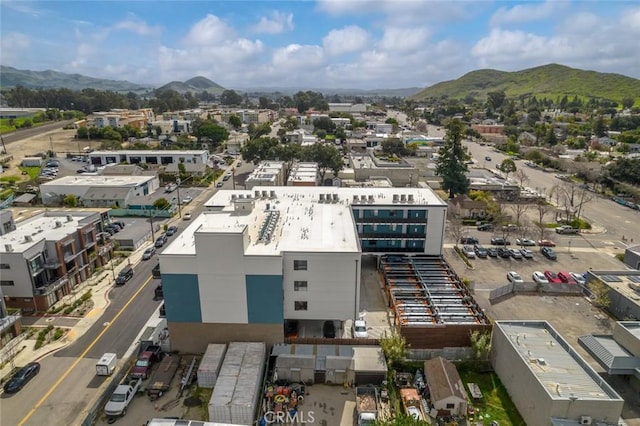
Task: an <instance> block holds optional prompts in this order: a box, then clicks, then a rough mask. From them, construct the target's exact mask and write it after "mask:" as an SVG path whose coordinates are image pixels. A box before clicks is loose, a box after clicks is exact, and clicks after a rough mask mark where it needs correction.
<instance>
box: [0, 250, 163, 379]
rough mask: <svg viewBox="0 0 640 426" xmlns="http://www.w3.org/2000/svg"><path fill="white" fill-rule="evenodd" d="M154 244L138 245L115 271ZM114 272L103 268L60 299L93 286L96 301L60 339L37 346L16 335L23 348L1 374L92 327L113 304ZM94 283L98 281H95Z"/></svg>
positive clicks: (136, 260)
mask: <svg viewBox="0 0 640 426" xmlns="http://www.w3.org/2000/svg"><path fill="white" fill-rule="evenodd" d="M151 244H153V241H150V242H149V243H147V244H144V245H142V246H141V247H139V248H138V250H136V251H134V252H132V253H131V255H129V257H128V258H125V259H124V260H123V261H122V262H120V264H118V265H117V266H116V267H115V269H114V271H113V274H115V275H118V272H120V270H121V269H122V268H124V267H125V266H126V265H128V264H129V263H131V265H136V264H137V263H139V262H140V260H141V258H142V253H143V252H144V250H145V249H146V248H147V247H148V246H149V245H151ZM113 274H112V272H111V270H110V269H108V270H103V271H102V272H101V273H100V274H98V275H97V276H95V277H93V278H91V279H89V280H87V281H85V282H83V283H82V284H80V285H79V286H78V287H77V288H76V289H75V294H70V295H67V296H65V297H64V298H63V299H61V301H60V302H59V303H65V302H66V303H70V302H73V301H74V300H76V299H77V298H78V297H80V296H81V295H82V294H84V293H85V292H86V291H88V290H91V300H92V301H93V308H92V309H91V311H89V312H88V313H87V314H86V315H85V316H84V317H82V318H78V321H77V323H76V324H75V325H74V326H73V327H71V329H69V330H68V332H67V333H66V334H65V335H64V336H63V337H62V338H61V339H60V340H57V341H54V342H51V343H48V344H46V345H44V346H42V347H41V348H39V349H34V344H35V340H33V339H31V340H27V339H24V338H23V339H20V336H22V335H24V332H23V333H22V334H21V335H20V336H18V337H17V338H16V339H14V340H16V349H15V350H16V351H17V350H20V352H19V353H18V355H16V356H15V358H13V362H12V363H11V362H8V363H7V364H6V365H5V366H4V367H3V368H2V369H0V378H5V377H7V376H8V375H9V374H10V373H11V370H12V364H13V365H15V366H16V367H20V366H23V365H25V364H27V363H29V362H32V361H38V360H40V359H42V358H44V357H45V356H47V355H50V354H52V353H54V352H56V351H59V350H60V349H62V348H64V347H65V346H67V345H69V344H70V343H73V342H74V341H75V340H76V339H77V338H79V337H80V336H82V335H83V334H84V333H85V332H86V331H87V330H88V329H89V328H91V326H93V324H95V323H96V322H97V321H98V320H99V319H100V317H101V316H102V314H103V313H104V311H105V310H106V309H107V307H108V306H109V304H110V301H109V297H108V296H109V292H110V291H111V289H112V288H113V285H114V282H113ZM91 283H97V284H94V285H92V284H91ZM62 316H63V315H62ZM59 317H61V315H58V314H55V315H47V314H44V315H43V316H42V317H41V319H40V320H38V321H37V323H41V322H43V321H44V322H47V320H49V319H51V320H52V319H54V318H59ZM74 318H75V317H74ZM38 325H40V324H38ZM12 342H13V340H12V341H11V342H9V344H8V345H7V346H9V345H11V344H13V343H12Z"/></svg>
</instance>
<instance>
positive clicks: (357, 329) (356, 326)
mask: <svg viewBox="0 0 640 426" xmlns="http://www.w3.org/2000/svg"><path fill="white" fill-rule="evenodd" d="M353 337H354V338H361V339H366V338H367V337H368V333H367V323H366V322H365V321H364V320H363V319H359V320H355V321H354V322H353Z"/></svg>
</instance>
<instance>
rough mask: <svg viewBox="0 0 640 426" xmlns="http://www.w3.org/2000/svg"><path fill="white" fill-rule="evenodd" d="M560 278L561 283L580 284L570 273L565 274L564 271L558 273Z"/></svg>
mask: <svg viewBox="0 0 640 426" xmlns="http://www.w3.org/2000/svg"><path fill="white" fill-rule="evenodd" d="M558 278H560V281H562V282H563V283H565V284H578V282H577V281H576V280H574V279H573V277H572V276H571V274H570V273H568V272H564V271H561V272H558Z"/></svg>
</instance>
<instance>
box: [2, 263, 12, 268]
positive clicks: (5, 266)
mask: <svg viewBox="0 0 640 426" xmlns="http://www.w3.org/2000/svg"><path fill="white" fill-rule="evenodd" d="M0 269H11V265H9V264H8V263H0Z"/></svg>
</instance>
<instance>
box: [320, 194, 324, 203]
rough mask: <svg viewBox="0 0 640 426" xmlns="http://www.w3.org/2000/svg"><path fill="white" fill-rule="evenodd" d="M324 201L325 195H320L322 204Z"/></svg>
mask: <svg viewBox="0 0 640 426" xmlns="http://www.w3.org/2000/svg"><path fill="white" fill-rule="evenodd" d="M323 201H324V194H320V202H323Z"/></svg>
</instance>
